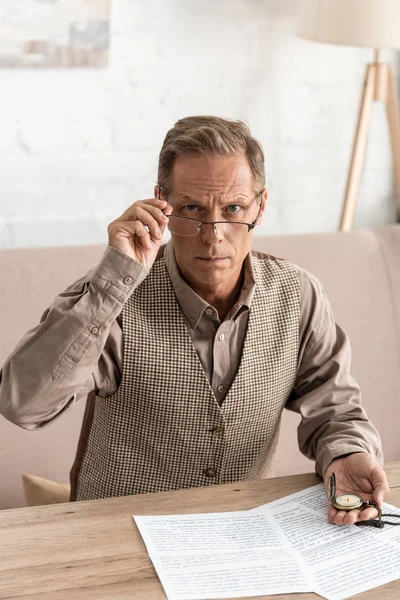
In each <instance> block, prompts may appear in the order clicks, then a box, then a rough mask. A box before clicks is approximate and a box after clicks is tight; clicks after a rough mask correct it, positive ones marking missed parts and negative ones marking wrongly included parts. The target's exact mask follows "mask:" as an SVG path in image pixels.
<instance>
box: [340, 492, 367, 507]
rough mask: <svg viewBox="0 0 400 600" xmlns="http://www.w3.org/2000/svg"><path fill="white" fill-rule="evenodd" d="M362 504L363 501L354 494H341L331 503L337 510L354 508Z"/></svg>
mask: <svg viewBox="0 0 400 600" xmlns="http://www.w3.org/2000/svg"><path fill="white" fill-rule="evenodd" d="M362 504H363V501H362V500H361V498H360V497H359V496H356V495H355V494H342V495H341V496H337V497H336V498H335V501H334V503H333V505H334V507H335V508H337V509H339V510H354V509H356V508H360V507H361V506H362Z"/></svg>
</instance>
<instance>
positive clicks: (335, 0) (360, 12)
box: [298, 0, 400, 231]
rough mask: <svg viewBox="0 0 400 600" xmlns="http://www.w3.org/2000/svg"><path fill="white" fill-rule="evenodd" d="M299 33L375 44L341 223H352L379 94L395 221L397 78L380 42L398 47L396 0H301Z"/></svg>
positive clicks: (344, 226) (399, 153) (399, 154)
mask: <svg viewBox="0 0 400 600" xmlns="http://www.w3.org/2000/svg"><path fill="white" fill-rule="evenodd" d="M298 34H299V35H300V36H301V37H304V38H306V39H309V40H314V41H318V42H327V43H331V44H344V45H351V46H368V47H370V48H374V49H375V58H374V62H373V63H371V64H369V65H367V67H366V74H365V82H364V91H363V94H362V98H361V105H360V111H359V117H358V124H357V129H356V134H355V138H354V145H353V153H352V157H351V163H350V169H349V174H348V179H347V186H346V193H345V197H344V200H343V205H342V215H341V219H340V226H339V229H340V231H349V230H350V229H351V228H352V226H353V221H354V213H355V210H356V204H357V198H358V194H359V190H360V183H361V175H362V169H363V165H364V159H365V152H366V148H367V142H368V133H369V128H370V123H371V111H372V106H373V104H374V102H375V101H377V100H380V101H382V102H384V103H385V104H386V110H387V117H388V122H389V131H390V140H391V145H392V153H393V169H394V177H395V184H396V191H397V221H398V222H400V112H399V101H398V93H397V84H396V79H395V76H394V74H393V69H392V67H391V66H390V65H388V64H384V63H381V62H380V49H381V48H400V0H299V21H298Z"/></svg>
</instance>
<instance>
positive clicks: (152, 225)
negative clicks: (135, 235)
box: [126, 206, 166, 240]
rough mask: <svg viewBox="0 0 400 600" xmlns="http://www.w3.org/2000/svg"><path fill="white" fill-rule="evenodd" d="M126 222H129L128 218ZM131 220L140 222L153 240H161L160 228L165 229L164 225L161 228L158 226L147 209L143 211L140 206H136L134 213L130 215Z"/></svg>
mask: <svg viewBox="0 0 400 600" xmlns="http://www.w3.org/2000/svg"><path fill="white" fill-rule="evenodd" d="M126 220H129V218H128V219H126ZM132 220H134V221H140V222H141V223H143V225H146V226H147V227H148V228H149V231H150V235H151V237H152V238H153V239H154V240H160V239H161V238H162V228H164V229H165V226H166V223H165V224H164V225H163V226H160V224H159V222H158V221H157V219H155V218H154V216H153V215H152V214H151V212H150V211H149V210H148V209H145V208H143V207H142V206H136V209H135V212H134V213H133V215H132Z"/></svg>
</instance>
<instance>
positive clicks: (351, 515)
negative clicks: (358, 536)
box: [342, 510, 360, 525]
mask: <svg viewBox="0 0 400 600" xmlns="http://www.w3.org/2000/svg"><path fill="white" fill-rule="evenodd" d="M342 512H343V511H342ZM344 515H345V516H344V519H343V523H344V525H354V523H357V521H359V520H360V511H359V510H350V511H349V512H345V513H344Z"/></svg>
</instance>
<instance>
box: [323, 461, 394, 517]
mask: <svg viewBox="0 0 400 600" xmlns="http://www.w3.org/2000/svg"><path fill="white" fill-rule="evenodd" d="M332 473H335V477H336V496H340V495H341V494H356V495H357V496H360V498H362V500H373V501H374V502H376V503H377V505H378V506H381V505H382V502H383V500H384V498H385V497H386V496H388V495H389V492H390V490H389V485H388V482H387V478H386V473H385V471H384V470H383V469H382V468H381V467H380V466H379V465H378V463H377V462H376V461H375V459H374V458H372V456H371V455H370V454H367V453H365V452H359V453H357V454H349V455H348V456H345V457H340V458H336V459H335V460H333V461H332V462H331V464H330V465H329V467H328V468H327V470H326V473H325V476H324V482H325V489H326V490H327V495H328V498H329V479H330V476H331V474H332ZM377 516H378V511H377V510H376V508H374V507H373V506H372V507H368V508H365V509H364V510H351V511H349V512H345V511H342V510H340V511H339V510H336V508H335V507H334V506H332V504H330V505H329V509H328V521H329V522H330V523H335V524H336V525H353V524H354V523H356V522H357V521H366V520H368V519H375V517H377Z"/></svg>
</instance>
